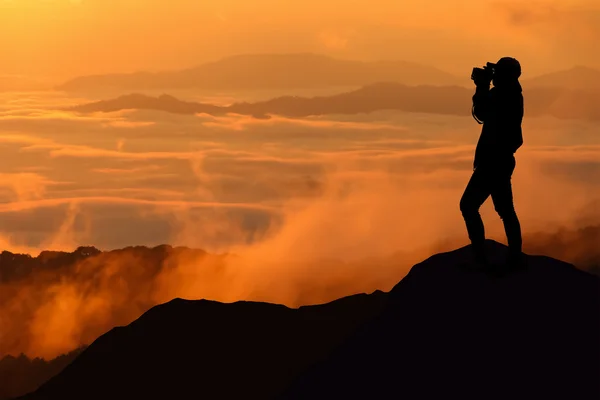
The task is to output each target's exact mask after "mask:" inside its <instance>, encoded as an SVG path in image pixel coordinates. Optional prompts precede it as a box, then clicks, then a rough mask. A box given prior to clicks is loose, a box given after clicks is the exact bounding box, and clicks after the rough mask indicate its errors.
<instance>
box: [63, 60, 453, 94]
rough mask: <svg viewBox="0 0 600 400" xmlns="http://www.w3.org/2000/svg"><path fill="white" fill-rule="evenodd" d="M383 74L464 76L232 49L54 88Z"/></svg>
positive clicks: (303, 82) (347, 79) (354, 80)
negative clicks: (185, 64) (192, 62)
mask: <svg viewBox="0 0 600 400" xmlns="http://www.w3.org/2000/svg"><path fill="white" fill-rule="evenodd" d="M381 79H384V80H385V79H393V80H398V81H399V82H405V83H409V82H417V83H437V84H444V83H445V84H448V83H458V82H460V79H459V78H458V77H456V76H454V75H452V74H450V73H448V72H445V71H442V70H440V69H438V68H436V67H431V66H428V65H423V64H420V63H415V62H410V61H403V60H389V61H356V60H346V59H338V58H334V57H329V56H326V55H322V54H316V53H289V54H271V53H264V54H238V55H233V56H229V57H225V58H222V59H219V60H216V61H212V62H208V63H204V64H201V65H199V66H197V67H192V68H186V69H183V70H178V71H163V72H134V73H123V74H105V75H92V76H81V77H76V78H74V79H71V80H69V81H67V82H65V83H63V84H61V85H58V86H57V87H56V89H57V90H61V91H72V92H79V91H86V90H94V89H105V88H107V87H112V88H119V89H121V90H142V89H143V90H151V89H154V90H157V89H158V90H160V89H175V88H185V89H191V88H195V89H204V90H256V89H259V90H265V89H293V88H316V87H335V86H361V85H364V84H367V83H371V82H373V81H374V80H375V81H376V80H381Z"/></svg>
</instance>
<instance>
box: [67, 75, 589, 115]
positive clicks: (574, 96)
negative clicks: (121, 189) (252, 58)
mask: <svg viewBox="0 0 600 400" xmlns="http://www.w3.org/2000/svg"><path fill="white" fill-rule="evenodd" d="M472 95H473V90H472V89H467V88H464V87H459V86H425V85H423V86H407V85H403V84H400V83H395V82H381V83H375V84H371V85H368V86H364V87H362V88H360V89H357V90H354V91H350V92H346V93H341V94H337V95H332V96H318V97H298V96H283V97H277V98H274V99H271V100H267V101H259V102H255V103H247V102H243V103H235V104H231V105H229V106H218V105H213V104H206V103H197V102H188V101H182V100H179V99H177V98H175V97H173V96H169V95H162V96H159V97H152V96H147V95H144V94H139V93H135V94H130V95H125V96H121V97H118V98H115V99H111V100H101V101H97V102H92V103H88V104H81V105H78V106H74V107H70V108H68V109H67V110H69V111H75V112H80V113H91V112H111V111H118V110H125V109H139V110H159V111H165V112H169V113H175V114H198V113H206V114H210V115H224V114H227V113H235V114H243V115H252V116H254V117H256V118H269V115H270V114H271V115H282V116H287V117H308V116H315V115H327V114H359V113H370V112H373V111H378V110H401V111H408V112H422V113H432V114H446V115H458V116H467V115H470V113H471V97H472ZM524 95H525V113H526V116H532V117H535V116H542V115H550V116H554V117H557V118H567V119H586V120H600V90H599V91H596V92H592V91H584V90H576V89H564V88H557V87H538V88H525V89H524Z"/></svg>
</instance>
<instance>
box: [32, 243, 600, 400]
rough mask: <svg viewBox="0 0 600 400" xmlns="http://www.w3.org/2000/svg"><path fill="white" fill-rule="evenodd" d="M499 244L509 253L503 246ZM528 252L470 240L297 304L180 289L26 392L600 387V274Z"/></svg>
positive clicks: (119, 395) (526, 394)
mask: <svg viewBox="0 0 600 400" xmlns="http://www.w3.org/2000/svg"><path fill="white" fill-rule="evenodd" d="M487 245H488V252H489V254H490V256H491V258H492V259H493V260H494V262H495V263H497V264H498V263H500V262H501V260H502V258H503V257H504V255H505V252H506V248H505V246H503V245H501V244H499V243H496V242H493V241H488V243H487ZM527 259H528V269H527V270H525V271H513V272H511V273H505V274H500V275H498V274H491V273H489V272H484V271H477V270H473V269H472V268H468V267H469V266H470V265H471V264H470V248H469V247H468V246H467V247H463V248H460V249H458V250H455V251H452V252H449V253H442V254H438V255H435V256H433V257H431V258H430V259H428V260H426V261H424V262H423V263H421V264H418V265H416V266H415V267H413V269H412V270H411V272H410V273H409V274H408V275H407V276H406V278H404V279H403V280H402V281H401V282H400V283H399V284H398V285H397V286H396V287H395V288H394V289H393V290H392V291H391V292H390V293H387V294H386V293H381V292H375V293H373V294H371V295H356V296H351V297H348V298H343V299H340V300H337V301H334V302H331V303H328V304H324V305H319V306H311V307H302V308H299V309H289V308H286V307H284V306H280V305H273V304H263V303H251V302H238V303H233V304H221V303H216V302H211V301H204V300H203V301H186V300H181V299H176V300H173V301H171V302H169V303H167V304H164V305H161V306H157V307H154V308H153V309H151V310H149V311H148V312H147V313H145V314H144V315H143V316H142V317H140V318H139V319H138V320H137V321H135V322H133V323H132V324H130V325H128V326H126V327H120V328H115V329H113V330H111V331H110V332H108V333H107V334H105V335H103V336H101V337H100V338H99V339H97V340H96V341H95V342H94V343H93V344H92V345H91V346H90V347H89V348H88V349H87V350H86V351H84V352H83V353H82V354H81V355H80V356H79V357H78V358H77V359H76V360H75V361H74V362H73V363H72V364H71V365H69V366H68V367H67V368H65V370H64V371H63V372H62V373H61V374H59V375H58V376H56V377H55V378H53V379H51V380H50V381H49V382H48V383H47V384H45V385H43V386H42V387H41V388H40V389H39V390H37V391H36V392H34V393H33V394H30V395H28V396H25V397H23V399H30V400H33V399H58V398H60V399H65V400H68V399H82V398H85V399H92V400H93V399H107V398H111V399H137V398H144V399H150V398H152V399H154V398H156V399H159V398H160V399H164V398H173V399H183V398H211V399H220V398H222V399H231V398H257V399H268V398H277V397H282V398H311V399H313V398H324V399H325V398H327V399H331V398H389V397H393V398H442V397H443V398H451V397H455V396H458V397H457V398H459V397H460V398H465V397H467V398H486V399H487V398H496V397H498V398H548V397H552V396H554V395H557V396H558V397H552V398H577V399H587V398H590V399H591V398H597V395H598V394H599V393H598V390H599V385H598V376H600V375H599V374H600V329H599V327H600V301H599V300H600V298H599V278H598V277H596V276H593V275H591V274H588V273H586V272H582V271H579V270H577V269H576V268H575V267H573V266H572V265H570V264H566V263H564V262H561V261H557V260H554V259H551V258H547V257H541V256H528V257H527Z"/></svg>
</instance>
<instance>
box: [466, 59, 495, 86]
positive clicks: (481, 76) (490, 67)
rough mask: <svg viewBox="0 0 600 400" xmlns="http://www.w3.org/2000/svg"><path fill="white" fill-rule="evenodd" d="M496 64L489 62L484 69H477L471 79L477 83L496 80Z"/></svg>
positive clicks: (474, 69)
mask: <svg viewBox="0 0 600 400" xmlns="http://www.w3.org/2000/svg"><path fill="white" fill-rule="evenodd" d="M495 69H496V64H494V63H491V62H488V63H487V64H486V65H485V66H484V67H483V68H478V67H475V68H473V72H472V73H471V79H472V80H473V81H474V82H475V83H479V82H491V81H492V79H494V71H495Z"/></svg>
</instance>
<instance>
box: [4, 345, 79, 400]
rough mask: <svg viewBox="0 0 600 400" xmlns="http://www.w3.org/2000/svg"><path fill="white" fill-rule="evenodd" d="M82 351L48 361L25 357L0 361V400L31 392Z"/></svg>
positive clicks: (7, 357) (11, 357) (6, 358)
mask: <svg viewBox="0 0 600 400" xmlns="http://www.w3.org/2000/svg"><path fill="white" fill-rule="evenodd" d="M83 349H84V348H83V347H82V348H80V349H76V350H73V351H71V352H69V353H68V354H63V355H62V356H59V357H56V358H54V359H52V360H50V361H46V360H43V359H41V358H34V359H30V358H28V357H26V356H25V355H20V356H18V357H13V356H6V357H4V358H2V359H0V400H7V399H11V398H14V397H17V396H21V395H23V394H26V393H30V392H33V391H34V390H36V389H37V388H38V387H39V386H40V385H41V384H42V383H45V382H46V381H47V380H48V379H50V378H52V377H53V376H55V375H57V374H58V373H59V372H60V371H62V370H63V369H64V368H65V367H66V366H67V365H69V364H70V363H71V362H72V361H73V360H74V359H75V358H76V357H77V356H78V355H79V354H81V352H82V351H83Z"/></svg>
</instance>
